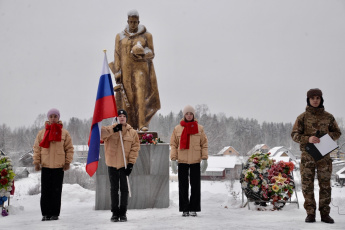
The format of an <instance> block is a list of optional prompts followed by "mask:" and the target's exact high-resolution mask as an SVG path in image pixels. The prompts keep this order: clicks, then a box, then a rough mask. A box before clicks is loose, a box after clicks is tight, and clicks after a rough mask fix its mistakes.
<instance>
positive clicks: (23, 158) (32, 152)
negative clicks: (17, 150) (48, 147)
mask: <svg viewBox="0 0 345 230" xmlns="http://www.w3.org/2000/svg"><path fill="white" fill-rule="evenodd" d="M33 155H34V151H33V150H30V151H29V152H27V153H24V154H23V155H22V156H21V157H20V158H19V161H22V160H26V159H32V156H33Z"/></svg>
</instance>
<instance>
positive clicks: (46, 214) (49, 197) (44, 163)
mask: <svg viewBox="0 0 345 230" xmlns="http://www.w3.org/2000/svg"><path fill="white" fill-rule="evenodd" d="M47 117H48V121H46V122H45V129H42V130H40V131H39V132H38V134H37V137H36V140H35V144H34V147H33V149H34V155H33V160H34V161H33V163H34V165H35V170H36V171H40V170H42V172H41V212H42V216H43V217H42V221H46V220H58V219H59V215H60V209H61V192H62V182H63V177H64V171H66V170H68V169H69V168H70V163H71V162H72V161H73V154H74V149H73V144H72V139H71V136H70V134H69V133H68V131H67V130H66V129H64V128H62V127H63V125H62V122H61V121H60V120H59V119H60V112H59V110H57V109H51V110H49V111H48V113H47Z"/></svg>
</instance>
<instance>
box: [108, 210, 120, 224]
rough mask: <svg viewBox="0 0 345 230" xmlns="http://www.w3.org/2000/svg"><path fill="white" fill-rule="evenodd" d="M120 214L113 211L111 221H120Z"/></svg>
mask: <svg viewBox="0 0 345 230" xmlns="http://www.w3.org/2000/svg"><path fill="white" fill-rule="evenodd" d="M119 218H120V217H119V214H118V213H115V212H113V216H112V217H111V218H110V221H111V222H118V221H119Z"/></svg>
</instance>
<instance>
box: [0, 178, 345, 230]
mask: <svg viewBox="0 0 345 230" xmlns="http://www.w3.org/2000/svg"><path fill="white" fill-rule="evenodd" d="M39 176H40V174H39V173H32V174H30V176H29V178H26V179H22V180H19V181H16V183H15V185H16V192H15V196H13V197H11V203H10V204H11V206H10V209H11V213H10V215H9V216H7V217H2V216H0V226H1V227H0V229H11V230H17V229H18V230H19V229H20V230H23V229H25V230H30V229H34V230H40V229H44V230H47V229H51V230H54V229H57V230H59V229H83V230H85V229H115V228H119V229H121V230H124V229H212V230H214V229H326V228H328V229H345V216H344V215H345V196H344V195H345V188H339V187H333V190H332V196H333V204H334V205H336V206H339V207H340V209H339V212H340V214H339V213H338V208H336V207H334V206H332V205H331V208H332V209H331V216H332V217H333V218H334V220H335V224H326V223H323V222H321V221H320V216H319V215H318V213H317V215H318V216H317V222H316V223H309V224H308V223H305V222H304V218H305V217H306V214H305V210H304V208H303V196H302V194H301V192H298V199H299V204H300V208H299V209H298V208H297V205H296V204H287V205H286V206H285V207H284V208H283V209H282V210H281V211H271V209H272V207H271V206H268V207H266V210H264V211H258V210H257V208H255V206H254V204H251V210H248V208H247V207H245V208H241V203H242V201H241V193H239V194H238V195H236V194H237V192H240V184H239V182H238V181H236V182H235V183H234V188H233V191H235V195H234V196H233V195H231V194H230V191H229V190H230V189H229V187H230V182H229V181H227V182H220V181H216V182H212V181H202V201H201V202H202V203H201V208H202V211H201V212H200V213H198V214H199V215H198V217H182V216H181V213H180V212H178V185H177V182H170V207H169V208H166V209H140V210H129V211H128V214H127V217H128V222H125V223H120V222H118V223H112V222H110V217H111V213H110V211H95V210H94V203H95V198H94V197H95V192H94V191H90V190H87V189H84V188H82V187H80V186H79V185H78V184H73V185H70V184H64V186H63V192H62V207H61V215H60V220H58V221H44V222H43V221H41V211H40V194H38V195H28V194H27V193H28V190H29V189H30V188H32V187H34V186H35V185H36V184H37V183H38V182H39V180H40V179H39ZM316 188H317V186H316ZM317 193H318V192H316V196H318V195H317ZM6 204H7V203H6ZM341 214H342V215H341Z"/></svg>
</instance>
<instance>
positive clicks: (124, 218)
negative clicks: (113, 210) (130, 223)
mask: <svg viewBox="0 0 345 230" xmlns="http://www.w3.org/2000/svg"><path fill="white" fill-rule="evenodd" d="M126 213H127V206H124V205H121V206H120V222H126V221H127V215H126Z"/></svg>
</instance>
